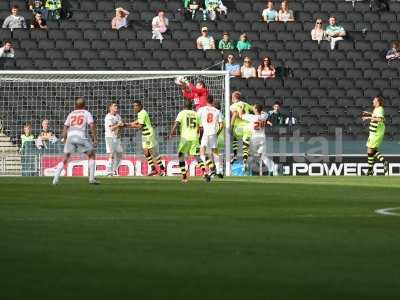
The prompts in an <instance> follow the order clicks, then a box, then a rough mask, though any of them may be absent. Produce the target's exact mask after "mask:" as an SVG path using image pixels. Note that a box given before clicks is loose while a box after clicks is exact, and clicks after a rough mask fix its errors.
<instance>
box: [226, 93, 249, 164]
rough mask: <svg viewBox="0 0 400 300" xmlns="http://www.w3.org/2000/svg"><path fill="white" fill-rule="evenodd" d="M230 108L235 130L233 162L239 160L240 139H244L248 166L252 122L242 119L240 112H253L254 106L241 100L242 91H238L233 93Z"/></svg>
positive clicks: (232, 125) (232, 124)
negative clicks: (250, 125)
mask: <svg viewBox="0 0 400 300" xmlns="http://www.w3.org/2000/svg"><path fill="white" fill-rule="evenodd" d="M230 110H231V113H232V117H231V128H232V132H233V141H232V150H233V159H232V161H231V163H234V162H235V161H236V160H237V152H238V148H239V140H242V142H243V148H242V149H243V166H244V167H246V165H247V160H248V158H249V151H250V138H251V131H250V130H249V129H248V128H249V124H250V123H249V122H247V121H245V120H242V119H240V118H239V114H242V113H243V114H249V113H253V107H252V106H251V105H250V104H248V103H246V102H244V101H241V95H240V92H237V91H236V92H233V93H232V105H231V106H230Z"/></svg>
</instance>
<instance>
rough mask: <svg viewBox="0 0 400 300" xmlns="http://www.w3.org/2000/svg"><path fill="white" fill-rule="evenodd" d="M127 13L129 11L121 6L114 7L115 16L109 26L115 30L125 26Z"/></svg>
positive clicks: (126, 25) (126, 24)
mask: <svg viewBox="0 0 400 300" xmlns="http://www.w3.org/2000/svg"><path fill="white" fill-rule="evenodd" d="M128 15H129V11H127V10H125V9H123V8H122V7H117V8H116V9H115V17H114V18H113V19H112V21H111V28H112V29H115V30H119V29H121V28H127V27H128Z"/></svg>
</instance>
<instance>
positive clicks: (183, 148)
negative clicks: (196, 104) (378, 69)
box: [169, 101, 200, 183]
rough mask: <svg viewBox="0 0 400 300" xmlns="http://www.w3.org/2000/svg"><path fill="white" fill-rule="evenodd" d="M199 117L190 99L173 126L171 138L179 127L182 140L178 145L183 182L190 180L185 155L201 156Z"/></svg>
mask: <svg viewBox="0 0 400 300" xmlns="http://www.w3.org/2000/svg"><path fill="white" fill-rule="evenodd" d="M199 124H200V122H199V117H198V115H197V113H196V112H195V111H194V110H193V104H192V102H190V101H186V102H185V109H184V110H182V111H181V112H180V113H179V114H178V116H177V117H176V120H175V123H174V125H173V126H172V129H171V133H170V134H169V139H171V138H172V136H173V135H174V134H175V132H176V129H177V128H179V132H180V136H181V137H180V142H179V146H178V157H179V168H180V170H181V174H182V182H183V183H186V182H188V171H187V170H186V162H185V156H186V155H188V156H195V157H196V159H197V161H198V162H200V158H199V150H200V144H199Z"/></svg>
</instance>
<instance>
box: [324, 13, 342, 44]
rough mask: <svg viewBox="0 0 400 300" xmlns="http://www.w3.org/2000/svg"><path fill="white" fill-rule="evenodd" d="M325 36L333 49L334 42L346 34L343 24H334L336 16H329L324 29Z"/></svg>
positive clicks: (340, 39)
mask: <svg viewBox="0 0 400 300" xmlns="http://www.w3.org/2000/svg"><path fill="white" fill-rule="evenodd" d="M325 33H326V36H327V38H328V40H329V41H330V42H331V50H335V47H336V43H337V42H338V41H343V37H345V36H346V31H345V30H344V28H343V26H340V25H337V24H336V17H334V16H332V17H330V18H329V25H328V26H327V27H326V29H325Z"/></svg>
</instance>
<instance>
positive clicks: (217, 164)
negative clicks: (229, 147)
mask: <svg viewBox="0 0 400 300" xmlns="http://www.w3.org/2000/svg"><path fill="white" fill-rule="evenodd" d="M213 158H214V164H215V169H216V171H217V174H222V165H221V160H220V158H219V154H215V153H214V154H213Z"/></svg>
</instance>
